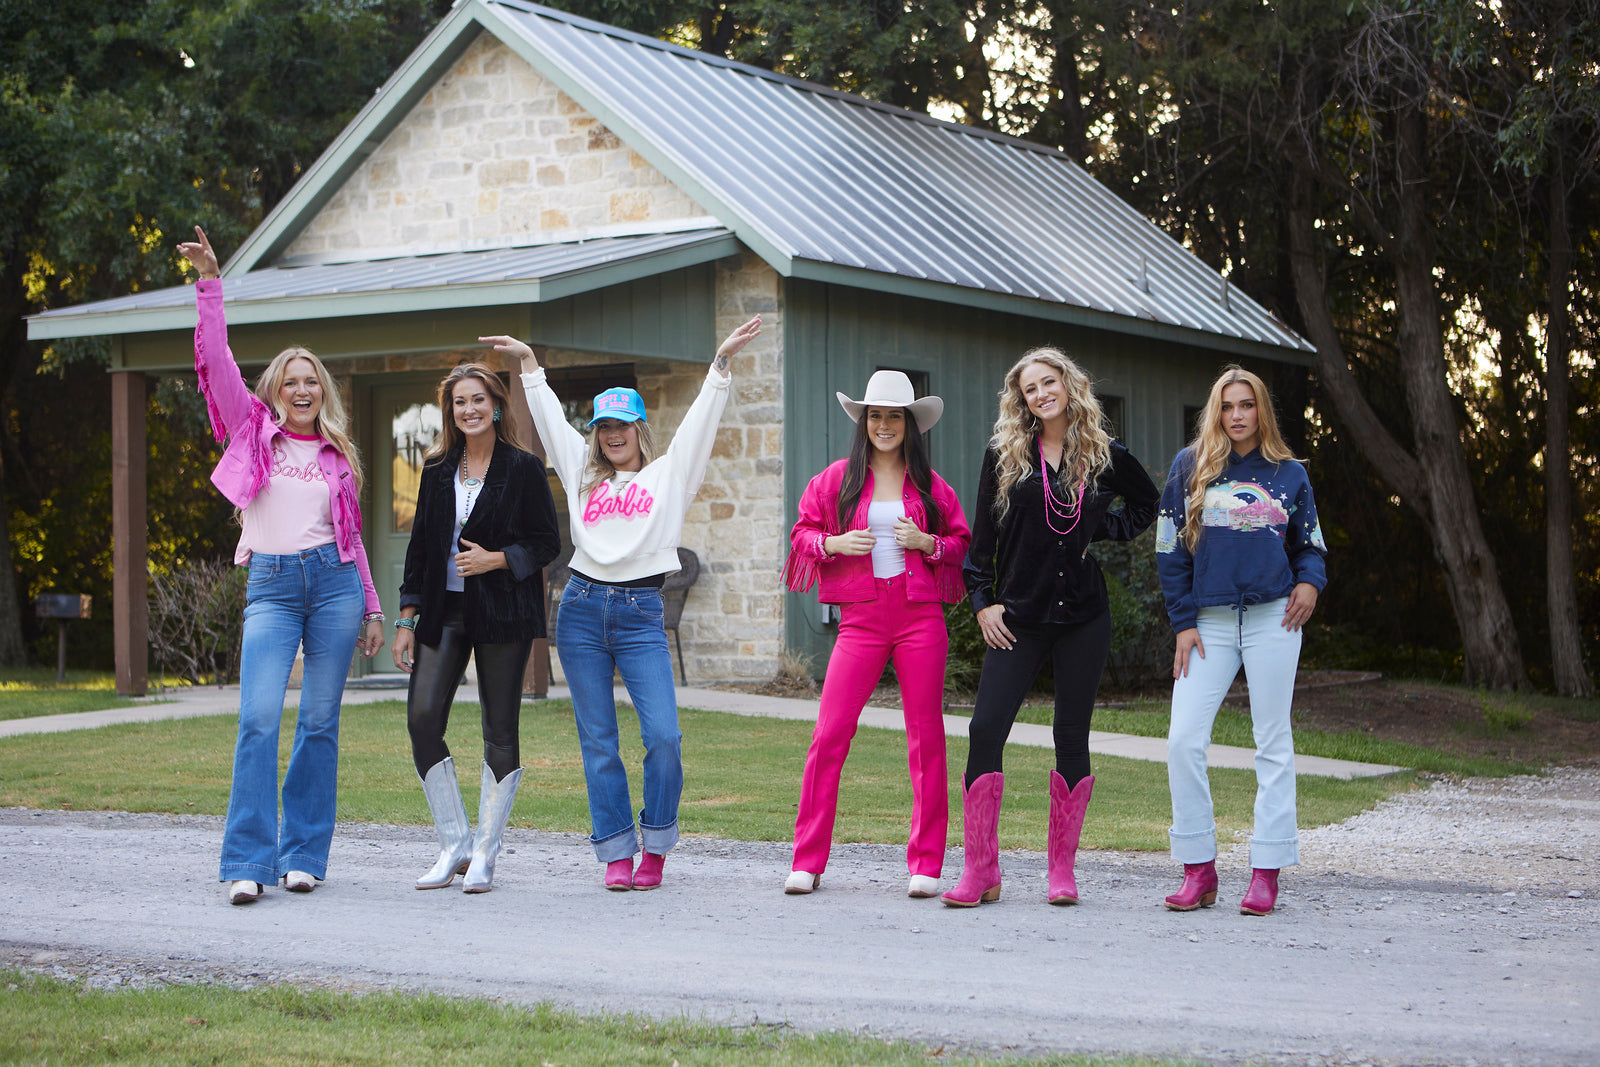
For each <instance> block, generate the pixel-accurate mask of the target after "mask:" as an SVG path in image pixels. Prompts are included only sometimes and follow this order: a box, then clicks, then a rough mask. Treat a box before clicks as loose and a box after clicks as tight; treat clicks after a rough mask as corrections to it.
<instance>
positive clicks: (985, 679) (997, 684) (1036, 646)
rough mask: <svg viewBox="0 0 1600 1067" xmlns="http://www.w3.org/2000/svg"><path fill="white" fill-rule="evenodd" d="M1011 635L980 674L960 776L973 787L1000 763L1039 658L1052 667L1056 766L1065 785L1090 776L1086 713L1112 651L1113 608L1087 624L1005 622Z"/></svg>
mask: <svg viewBox="0 0 1600 1067" xmlns="http://www.w3.org/2000/svg"><path fill="white" fill-rule="evenodd" d="M1006 625H1007V626H1008V627H1009V629H1010V630H1011V632H1012V633H1014V634H1016V635H1017V639H1016V640H1015V641H1014V642H1012V648H1011V649H1010V650H1006V649H999V648H991V649H989V651H988V652H987V653H986V654H985V655H984V657H983V673H982V674H980V675H979V676H978V702H977V707H975V708H974V709H973V711H972V724H971V726H970V728H969V729H968V734H969V740H970V745H969V747H968V749H967V771H966V775H965V781H966V784H967V787H968V788H971V786H972V783H973V782H975V781H976V780H977V779H978V778H979V777H981V776H982V775H985V774H988V773H990V772H991V771H998V770H1000V769H1001V765H1000V757H1001V754H1002V753H1003V752H1004V751H1005V747H1006V738H1007V737H1008V736H1010V734H1011V724H1012V723H1014V722H1016V721H1017V711H1018V709H1019V708H1021V707H1022V701H1023V698H1025V697H1026V696H1027V695H1028V690H1029V689H1031V688H1033V682H1034V679H1036V678H1038V677H1039V672H1040V671H1041V670H1043V669H1044V663H1045V659H1046V658H1049V659H1050V660H1051V661H1052V663H1054V665H1055V672H1056V715H1055V727H1054V733H1055V742H1056V770H1057V771H1059V772H1060V773H1061V777H1063V778H1065V779H1066V780H1067V787H1068V788H1069V789H1071V788H1076V786H1077V784H1078V783H1079V782H1080V781H1082V780H1083V779H1084V778H1087V777H1088V776H1089V719H1090V717H1091V716H1092V715H1093V714H1094V697H1095V693H1096V692H1097V691H1098V690H1099V688H1100V672H1101V671H1103V670H1105V666H1106V654H1107V653H1108V652H1110V651H1111V613H1110V612H1109V611H1107V612H1102V613H1101V614H1100V615H1098V616H1096V617H1095V618H1093V619H1090V620H1089V621H1088V622H1078V623H1047V624H1046V625H1043V626H1019V625H1017V624H1016V623H1014V622H1011V621H1010V620H1009V619H1008V620H1007V622H1006Z"/></svg>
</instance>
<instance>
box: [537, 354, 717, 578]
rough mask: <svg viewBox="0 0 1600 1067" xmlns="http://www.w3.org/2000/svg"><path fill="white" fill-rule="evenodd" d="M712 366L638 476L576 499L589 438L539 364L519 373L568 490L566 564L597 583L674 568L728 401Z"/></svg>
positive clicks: (625, 476)
mask: <svg viewBox="0 0 1600 1067" xmlns="http://www.w3.org/2000/svg"><path fill="white" fill-rule="evenodd" d="M731 381H732V379H731V378H724V377H723V376H722V375H721V374H718V373H717V371H716V370H715V369H711V370H708V371H707V372H706V381H705V384H704V385H702V386H701V387H700V395H699V396H698V397H696V398H695V401H694V403H693V404H692V405H690V407H689V411H688V414H686V415H684V417H683V423H682V424H681V425H680V426H679V427H678V432H677V433H675V434H673V435H672V444H670V445H668V446H667V450H666V452H665V453H663V454H662V455H660V456H657V457H656V458H655V459H654V460H652V461H651V462H650V463H648V464H646V465H645V468H644V469H643V470H641V471H639V472H637V473H634V472H632V471H619V472H618V473H617V474H616V475H615V476H614V477H613V478H612V479H611V480H610V481H608V482H601V483H599V484H598V485H596V486H595V487H594V488H593V489H592V490H590V492H589V497H588V499H587V500H581V501H580V500H578V499H577V495H578V493H579V491H580V487H581V486H582V485H583V474H584V469H585V468H586V467H587V466H588V463H589V442H588V439H587V438H585V437H584V435H583V434H581V433H579V432H578V431H577V430H575V429H573V428H572V426H571V425H570V424H569V423H568V422H567V418H566V415H565V414H564V413H563V412H562V410H561V401H560V400H559V399H557V397H556V394H555V392H554V391H552V390H551V388H550V385H549V382H548V381H546V379H545V373H544V368H543V367H540V368H539V369H538V370H535V371H534V372H533V373H531V374H524V375H523V376H522V390H523V392H524V393H526V394H527V397H528V407H529V409H530V410H531V411H532V412H533V424H534V425H535V426H537V427H538V429H539V440H540V441H542V442H543V443H544V447H545V449H546V451H548V452H549V453H550V455H549V460H550V465H551V466H553V467H554V468H555V469H556V474H557V475H559V476H560V478H561V484H562V485H563V486H565V487H566V490H567V499H568V504H567V511H568V516H567V525H568V528H569V529H570V530H571V532H572V544H573V552H572V564H571V565H572V569H573V570H575V571H578V572H580V573H582V574H586V575H588V576H589V577H590V578H593V579H595V580H596V581H599V582H627V581H632V580H634V579H636V578H645V577H648V576H650V575H652V574H669V573H671V572H672V571H675V570H677V569H678V539H679V536H680V535H681V534H682V533H683V517H684V514H685V513H686V512H687V511H688V510H689V503H690V501H692V500H693V499H694V496H695V494H696V493H698V492H699V491H700V483H701V482H702V481H704V480H705V473H706V463H707V461H709V460H710V458H711V445H712V442H713V441H714V440H715V439H716V435H717V423H718V421H719V420H721V418H722V410H723V408H725V407H727V406H728V386H729V384H730V383H731Z"/></svg>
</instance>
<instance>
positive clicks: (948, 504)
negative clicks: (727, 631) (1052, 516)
mask: <svg viewBox="0 0 1600 1067" xmlns="http://www.w3.org/2000/svg"><path fill="white" fill-rule="evenodd" d="M848 462H849V461H848V460H843V459H841V460H838V461H836V462H834V463H830V464H829V465H828V466H827V468H826V469H824V470H823V472H822V473H821V474H819V475H817V476H816V477H815V478H813V479H811V483H810V484H809V485H807V486H806V491H805V493H804V494H803V495H802V496H801V497H800V519H799V521H798V522H796V523H795V524H794V530H793V531H792V532H791V533H790V535H789V543H790V550H789V559H788V561H787V562H786V563H785V564H784V568H783V570H784V581H785V582H786V583H787V584H788V586H789V588H790V589H792V590H794V591H795V592H797V593H803V592H805V591H806V590H808V589H810V588H811V587H812V586H813V585H816V584H817V583H818V581H819V580H820V581H821V588H820V589H819V590H818V591H817V598H818V599H819V600H821V601H822V602H823V603H824V604H856V603H860V602H862V601H865V600H874V599H876V598H877V595H878V591H877V585H876V583H875V581H874V579H873V577H872V556H871V555H865V556H830V555H828V554H827V553H825V552H824V551H823V550H822V544H823V541H825V540H826V539H827V538H829V537H831V536H833V535H834V534H837V533H841V532H842V531H841V530H840V529H839V518H838V515H839V487H840V486H841V485H842V484H843V482H844V471H845V465H846V464H847V463H848ZM933 499H934V502H935V503H937V504H938V505H939V511H940V514H941V515H942V516H943V518H944V532H943V534H941V535H940V536H938V537H936V538H935V540H937V541H938V542H939V544H938V547H937V548H935V549H934V551H932V552H930V553H928V554H926V555H924V554H923V553H921V552H916V551H912V550H907V552H906V599H907V600H911V601H914V602H917V603H931V602H933V601H941V602H943V603H945V604H954V603H956V602H957V601H959V600H960V599H961V598H962V597H964V596H966V593H967V591H966V587H965V586H964V585H962V582H961V564H962V561H963V559H965V557H966V554H967V545H968V544H970V543H971V541H972V534H971V531H970V530H969V529H968V528H967V516H966V513H965V512H963V511H962V510H961V501H960V500H959V499H957V498H956V493H955V490H954V489H951V488H950V485H949V483H948V482H946V481H945V480H944V479H943V478H941V477H939V475H938V474H934V476H933ZM902 501H903V502H904V504H905V508H906V517H907V518H909V519H910V520H911V521H912V522H914V523H916V524H917V529H919V530H922V531H923V532H924V533H926V532H927V529H928V517H927V515H926V514H925V513H924V511H923V507H922V495H921V494H920V493H918V492H917V488H916V486H914V485H912V484H911V479H910V478H909V477H908V478H906V483H905V491H904V495H903V496H902ZM871 502H872V471H871V470H870V469H869V470H868V471H867V483H866V485H865V486H863V487H862V490H861V502H860V504H858V505H857V507H856V514H855V518H854V521H853V522H852V523H851V528H852V529H865V528H866V525H867V506H868V505H869V504H871Z"/></svg>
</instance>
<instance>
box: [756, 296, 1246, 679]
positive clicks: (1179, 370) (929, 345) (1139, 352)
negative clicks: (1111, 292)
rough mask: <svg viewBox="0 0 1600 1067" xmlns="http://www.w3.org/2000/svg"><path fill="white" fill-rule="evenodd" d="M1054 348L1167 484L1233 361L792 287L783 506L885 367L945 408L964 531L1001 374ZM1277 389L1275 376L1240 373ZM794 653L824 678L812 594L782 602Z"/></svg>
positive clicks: (835, 445)
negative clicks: (1103, 399)
mask: <svg viewBox="0 0 1600 1067" xmlns="http://www.w3.org/2000/svg"><path fill="white" fill-rule="evenodd" d="M1039 345H1054V346H1056V347H1058V348H1060V349H1062V350H1063V351H1065V352H1066V353H1067V354H1068V355H1070V356H1071V357H1072V358H1073V359H1074V360H1075V361H1076V362H1077V363H1078V364H1079V365H1080V366H1081V367H1083V369H1084V370H1085V371H1086V372H1088V374H1089V375H1090V377H1092V378H1093V379H1094V381H1095V383H1096V390H1097V391H1098V392H1099V393H1101V394H1102V395H1107V396H1116V397H1120V398H1121V400H1122V412H1123V422H1124V440H1123V443H1124V444H1125V445H1127V446H1128V448H1129V449H1130V450H1131V451H1132V452H1133V454H1134V455H1136V456H1138V457H1139V459H1140V460H1141V461H1143V463H1144V464H1145V466H1146V468H1148V469H1149V470H1150V472H1151V474H1152V475H1153V476H1154V477H1155V478H1156V480H1157V482H1158V483H1159V482H1160V481H1161V479H1162V478H1163V477H1164V476H1165V474H1166V472H1167V469H1168V467H1169V466H1170V464H1171V462H1172V457H1173V456H1174V455H1175V454H1176V453H1177V451H1178V449H1180V448H1181V447H1182V446H1183V444H1184V443H1185V441H1186V439H1187V437H1188V434H1189V428H1187V427H1185V426H1184V424H1183V409H1184V405H1186V404H1188V405H1195V406H1198V405H1201V404H1203V403H1204V402H1205V397H1206V392H1207V390H1208V388H1209V387H1210V385H1211V382H1212V381H1213V380H1214V379H1215V377H1216V375H1217V373H1218V372H1219V371H1220V370H1221V368H1222V367H1223V366H1225V365H1227V364H1228V363H1232V362H1241V361H1240V360H1239V359H1238V357H1237V356H1233V355H1230V354H1228V353H1224V352H1217V351H1211V350H1207V349H1203V348H1199V347H1194V346H1185V345H1174V344H1170V343H1166V342H1162V341H1156V340H1152V339H1151V338H1148V337H1139V336H1133V335H1129V334H1118V333H1112V332H1109V331H1102V330H1092V329H1087V328H1084V327H1075V326H1071V325H1067V324H1063V323H1058V322H1050V321H1047V320H1043V319H1033V318H1027V317H1025V316H1020V315H1008V314H1004V313H1001V312H995V311H986V310H980V309H972V308H963V307H959V306H956V305H952V304H945V303H939V302H934V301H928V300H921V299H917V298H915V297H908V296H896V295H893V294H885V293H880V292H870V291H867V290H862V289H851V288H843V287H839V286H832V285H827V284H824V283H820V282H812V281H804V280H796V279H790V280H789V281H788V282H787V283H786V285H785V301H784V424H785V428H786V432H785V434H784V470H785V477H784V503H785V507H786V509H787V514H789V515H791V516H792V515H793V514H794V513H795V509H796V506H797V504H798V502H799V499H800V494H801V493H802V492H803V491H804V490H805V486H806V483H807V482H808V481H809V480H810V479H811V477H812V476H813V475H814V474H816V473H817V472H818V471H820V470H821V469H822V468H823V467H825V466H826V465H827V464H828V463H830V462H832V461H833V460H835V459H839V458H841V457H843V456H844V455H846V454H847V453H848V450H849V442H850V433H851V431H852V430H853V429H854V424H853V423H852V422H851V421H850V418H849V416H847V415H846V414H845V413H844V411H843V409H842V408H841V407H840V406H839V404H838V402H837V401H836V400H835V398H834V393H835V391H839V392H843V393H845V394H846V395H849V396H852V397H859V396H860V395H861V391H862V389H863V388H864V387H865V385H866V382H867V379H868V378H869V377H870V376H871V374H872V372H873V371H874V370H876V369H878V368H879V367H894V368H897V369H901V370H907V371H913V370H915V371H922V372H925V373H926V374H927V375H928V388H929V391H930V392H932V393H934V394H937V395H938V396H940V397H943V398H944V402H945V408H944V414H943V416H942V417H941V419H940V421H939V424H938V425H937V426H936V427H934V429H933V432H932V434H931V435H930V438H929V443H930V446H931V451H932V457H933V465H934V468H935V469H936V470H937V471H938V472H939V474H940V475H941V476H943V477H944V478H945V480H946V481H948V482H949V483H950V484H951V485H952V486H953V487H954V488H955V490H956V492H957V494H958V495H959V496H960V498H961V503H962V506H963V507H964V508H965V509H966V510H967V513H968V519H969V521H970V519H971V512H972V507H973V503H974V500H975V498H976V496H977V488H978V469H979V466H980V464H981V462H982V458H983V449H984V446H985V445H986V443H987V441H988V439H989V433H990V430H991V429H992V427H993V425H994V419H995V415H996V413H997V410H998V394H999V390H1000V385H1001V383H1002V382H1003V380H1004V377H1005V372H1006V370H1007V369H1009V368H1010V366H1011V364H1012V363H1014V362H1015V361H1016V360H1017V358H1018V357H1019V356H1021V355H1022V353H1023V352H1025V351H1026V350H1027V349H1029V348H1033V347H1036V346H1039ZM1243 362H1245V363H1246V365H1249V366H1252V369H1255V370H1256V371H1257V372H1258V373H1261V374H1262V375H1263V377H1265V378H1266V380H1267V381H1268V382H1269V383H1270V382H1271V381H1272V380H1273V379H1272V365H1271V364H1266V363H1259V362H1257V361H1253V360H1251V361H1243ZM787 601H788V602H787V604H786V610H785V613H784V614H785V634H786V639H787V642H788V646H789V648H790V649H791V650H792V651H795V652H798V653H801V654H807V655H811V656H812V657H813V658H814V662H815V664H816V666H817V668H818V669H819V670H820V669H821V667H822V666H823V665H825V664H826V662H827V655H828V652H829V651H830V650H831V648H832V639H833V628H832V627H824V626H823V625H822V623H821V621H820V620H821V618H822V612H821V610H820V609H819V608H818V607H817V601H816V593H815V591H814V590H813V591H812V592H810V593H803V594H796V593H791V594H787Z"/></svg>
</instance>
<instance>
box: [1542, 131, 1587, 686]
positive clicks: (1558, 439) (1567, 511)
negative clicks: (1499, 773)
mask: <svg viewBox="0 0 1600 1067" xmlns="http://www.w3.org/2000/svg"><path fill="white" fill-rule="evenodd" d="M1563 147H1564V146H1562V145H1561V144H1560V140H1559V138H1558V139H1557V144H1556V146H1555V147H1554V148H1553V149H1552V150H1551V154H1552V156H1553V157H1554V158H1553V159H1552V166H1551V168H1550V320H1549V323H1548V329H1547V331H1546V332H1547V334H1548V337H1549V351H1548V352H1547V353H1546V356H1545V377H1544V393H1545V447H1544V509H1545V515H1544V527H1545V533H1544V536H1545V586H1546V590H1545V597H1546V600H1547V610H1548V611H1549V617H1550V660H1551V667H1552V669H1553V671H1554V674H1555V683H1556V691H1557V692H1559V693H1560V694H1561V695H1562V696H1569V697H1587V696H1592V695H1594V682H1593V680H1592V679H1590V677H1589V672H1588V671H1587V670H1585V669H1584V666H1583V640H1582V631H1581V630H1580V629H1579V627H1578V600H1577V589H1576V577H1575V569H1574V566H1573V560H1572V470H1571V467H1572V454H1571V447H1570V442H1569V439H1568V428H1569V408H1570V405H1571V400H1570V391H1569V388H1568V382H1567V346H1568V343H1569V333H1568V330H1569V325H1570V324H1569V321H1568V320H1569V312H1568V304H1567V302H1568V298H1569V295H1570V290H1571V284H1572V239H1571V233H1570V232H1569V230H1568V227H1569V221H1568V218H1567V180H1566V166H1565V159H1564V157H1563V155H1562V151H1563Z"/></svg>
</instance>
